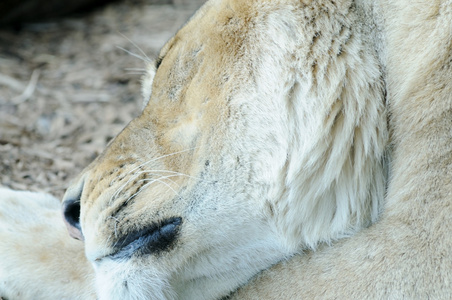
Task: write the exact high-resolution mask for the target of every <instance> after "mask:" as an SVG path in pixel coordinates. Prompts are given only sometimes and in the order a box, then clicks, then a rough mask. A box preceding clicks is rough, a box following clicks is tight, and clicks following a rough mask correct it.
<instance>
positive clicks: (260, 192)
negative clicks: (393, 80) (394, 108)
mask: <svg viewBox="0 0 452 300" xmlns="http://www.w3.org/2000/svg"><path fill="white" fill-rule="evenodd" d="M305 2H306V3H303V2H301V1H234V0H231V1H210V2H208V3H206V4H205V5H204V6H203V7H202V8H201V9H200V10H199V11H198V12H197V13H196V14H195V15H194V17H192V19H191V20H190V21H189V22H188V23H187V24H186V25H185V26H184V27H183V28H182V29H181V30H180V31H179V32H178V33H177V34H176V35H175V36H174V37H173V38H172V39H171V40H170V41H169V42H168V43H167V44H166V45H165V46H164V47H163V49H162V50H161V53H160V56H159V58H158V59H157V60H156V64H155V66H154V65H150V66H148V69H149V71H148V75H147V76H146V78H145V80H144V81H143V90H144V92H143V94H144V95H145V96H146V102H147V105H146V107H145V108H144V110H143V112H142V114H141V115H140V116H138V117H137V118H136V119H134V120H133V121H131V122H130V124H129V125H128V126H127V127H126V128H125V129H124V130H123V131H122V132H121V133H120V134H119V135H118V136H117V137H116V138H115V139H114V140H113V141H112V142H111V143H110V145H109V146H108V148H107V149H106V150H105V151H104V153H103V154H102V155H100V156H99V157H98V158H97V159H96V160H95V161H94V162H93V163H92V164H91V165H90V166H88V167H87V168H86V169H85V170H84V171H83V173H82V174H81V175H80V176H79V178H78V179H77V180H76V182H75V183H74V184H73V185H72V186H71V187H70V188H69V189H68V191H67V192H66V195H65V198H64V215H65V219H66V222H67V224H68V228H69V231H70V232H71V234H72V235H73V236H74V237H77V238H79V239H83V240H84V242H85V252H86V256H87V258H88V259H89V260H90V261H91V263H92V264H93V266H94V268H95V271H96V277H97V289H98V294H99V297H100V299H150V298H155V299H172V298H180V299H212V298H216V297H220V296H224V295H227V294H228V293H229V292H230V291H231V290H234V289H235V288H237V287H238V286H240V285H241V284H243V283H244V282H246V281H247V280H248V279H249V278H251V277H252V276H253V275H254V274H256V273H257V272H259V271H260V270H262V269H265V268H267V267H269V266H270V265H272V264H274V263H276V262H278V261H280V260H281V259H284V258H285V257H287V256H289V255H292V254H294V253H296V252H299V251H302V250H303V249H305V248H308V247H311V248H312V247H315V246H316V245H317V244H318V243H321V242H329V241H331V240H333V239H337V238H339V237H341V236H344V235H347V234H350V233H352V232H354V231H355V230H357V229H359V228H362V227H363V226H367V225H368V224H369V223H370V222H372V221H373V220H375V218H376V217H377V216H378V209H379V203H380V201H381V199H383V194H384V168H383V164H382V157H383V152H384V148H385V143H386V138H387V132H386V118H385V109H384V91H383V85H382V81H381V70H380V68H379V63H378V60H377V59H376V54H375V51H374V50H373V47H372V43H371V42H370V41H369V40H370V37H369V36H367V35H366V34H364V30H363V28H362V26H361V25H359V24H360V23H359V20H360V19H359V10H358V9H357V8H356V7H354V6H353V5H352V3H349V2H347V1H346V2H347V3H340V4H338V3H335V2H333V1H331V2H330V1H320V0H319V1H312V2H310V1H305ZM308 2H310V3H308ZM320 4H321V5H320Z"/></svg>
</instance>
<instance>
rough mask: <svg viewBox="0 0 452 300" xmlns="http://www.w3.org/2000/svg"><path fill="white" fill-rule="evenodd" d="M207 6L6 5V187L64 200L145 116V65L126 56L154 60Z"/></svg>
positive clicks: (84, 0) (158, 1)
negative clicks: (77, 181) (132, 124)
mask: <svg viewBox="0 0 452 300" xmlns="http://www.w3.org/2000/svg"><path fill="white" fill-rule="evenodd" d="M202 3H204V1H203V0H123V1H108V0H68V1H56V0H47V1H44V0H22V1H16V0H3V1H2V2H1V3H0V185H1V186H6V187H9V188H13V189H20V190H23V189H26V190H34V191H45V192H49V193H51V194H53V195H55V196H57V197H59V198H61V197H62V195H63V193H64V190H65V189H66V187H67V186H68V185H69V183H70V180H71V179H73V178H74V177H75V176H76V175H77V174H78V173H79V172H81V170H82V169H83V168H84V167H85V166H87V165H88V164H89V163H90V162H91V161H92V160H93V159H94V158H95V157H96V156H97V155H98V154H99V153H100V152H101V151H102V150H103V149H104V148H105V146H106V145H107V143H108V142H109V141H110V140H111V139H112V138H113V137H114V136H115V135H116V134H117V133H119V131H120V130H121V129H122V128H123V127H124V126H125V125H126V124H127V123H128V122H129V121H130V120H131V119H132V118H133V117H135V116H137V115H138V114H139V113H140V109H141V103H142V99H141V94H140V77H141V75H142V73H143V72H144V66H145V62H144V61H143V60H142V59H140V58H137V57H135V56H133V55H131V54H130V53H128V52H127V51H130V52H132V53H135V54H137V55H138V56H144V55H143V53H142V51H143V52H144V53H145V54H146V55H147V56H148V57H150V58H151V59H154V58H155V57H156V56H157V54H158V52H159V50H160V48H161V47H162V46H163V44H164V43H165V42H166V41H167V40H168V39H169V38H170V37H171V36H172V35H173V34H174V33H175V32H176V31H177V30H178V29H179V28H180V27H181V26H182V25H183V24H184V23H185V22H186V20H187V19H188V18H189V17H190V16H191V15H192V14H193V13H194V11H195V10H196V9H197V8H198V7H199V6H201V5H202ZM121 48H122V49H121ZM138 48H139V49H138ZM123 49H125V50H127V51H124V50H123Z"/></svg>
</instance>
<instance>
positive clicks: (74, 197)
mask: <svg viewBox="0 0 452 300" xmlns="http://www.w3.org/2000/svg"><path fill="white" fill-rule="evenodd" d="M82 190H83V183H82V184H81V185H80V186H79V187H78V188H76V189H75V191H74V189H73V188H72V189H68V190H67V191H66V194H65V195H64V198H63V217H64V223H65V224H66V227H67V229H68V232H69V235H70V236H71V237H73V238H75V239H78V240H81V241H83V239H84V238H83V234H82V227H81V226H80V198H81V195H82Z"/></svg>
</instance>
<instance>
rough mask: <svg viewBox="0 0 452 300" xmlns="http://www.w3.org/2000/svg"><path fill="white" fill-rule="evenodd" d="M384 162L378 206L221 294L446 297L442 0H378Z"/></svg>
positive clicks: (449, 70) (449, 176)
mask: <svg viewBox="0 0 452 300" xmlns="http://www.w3.org/2000/svg"><path fill="white" fill-rule="evenodd" d="M376 11H377V12H378V13H379V14H380V15H379V16H380V17H382V18H383V22H382V32H384V33H385V38H384V39H385V40H386V55H387V79H388V80H387V81H388V84H389V85H388V93H389V94H388V98H389V104H390V108H391V109H390V113H391V116H392V118H391V128H392V143H393V148H394V151H393V165H392V176H391V178H392V180H391V181H390V184H389V191H388V196H387V201H386V202H387V203H386V207H385V213H384V214H383V216H382V218H381V220H380V221H379V222H378V223H377V224H375V225H373V226H371V227H370V228H368V229H366V230H363V231H362V232H361V233H359V234H357V235H356V236H354V237H352V238H350V239H347V240H342V241H341V242H339V243H337V244H335V245H334V246H332V247H325V248H324V249H322V250H321V251H317V252H315V253H309V254H308V255H300V256H295V257H293V258H292V259H290V260H288V261H286V262H283V263H281V264H278V265H276V266H275V267H273V268H271V269H270V270H268V271H265V272H263V273H262V274H261V275H259V276H258V277H257V278H255V279H254V280H253V281H251V282H250V283H249V284H248V285H247V286H245V287H244V288H243V289H242V290H240V291H238V292H237V293H236V294H235V295H234V296H233V297H231V299H245V300H246V299H317V298H321V299H364V298H368V299H450V298H452V288H451V280H452V260H451V259H450V258H451V257H452V247H451V245H452V240H451V238H450V229H451V228H452V218H451V216H452V208H451V201H452V81H451V75H452V1H416V2H412V1H411V2H408V1H380V2H379V4H378V7H377V10H376Z"/></svg>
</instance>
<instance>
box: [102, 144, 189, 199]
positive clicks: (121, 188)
mask: <svg viewBox="0 0 452 300" xmlns="http://www.w3.org/2000/svg"><path fill="white" fill-rule="evenodd" d="M196 148H197V147H193V148H188V149H185V150H181V151H178V152H173V153H170V154H165V155H162V156H160V157H157V158H153V159H150V160H148V161H145V162H144V163H142V164H140V165H138V166H136V167H135V168H133V169H132V170H130V171H128V172H127V174H126V175H125V176H124V177H126V176H127V175H129V174H131V173H132V172H135V171H136V170H138V169H139V168H141V167H143V166H145V165H147V164H149V163H151V162H154V161H157V160H159V159H163V158H165V157H169V156H173V155H177V154H181V153H184V152H188V151H191V150H194V149H196ZM140 174H142V173H140V172H138V173H137V174H135V175H133V176H132V177H130V178H129V179H128V180H127V181H126V182H125V183H124V184H123V185H122V186H121V187H119V188H118V189H117V190H116V192H114V193H113V195H112V196H111V198H110V200H109V203H111V202H112V201H113V200H115V199H116V197H117V196H118V195H119V193H121V192H122V191H123V189H124V188H125V187H126V186H127V184H129V183H130V182H131V181H132V180H134V179H136V178H137V176H139V175H140Z"/></svg>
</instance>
